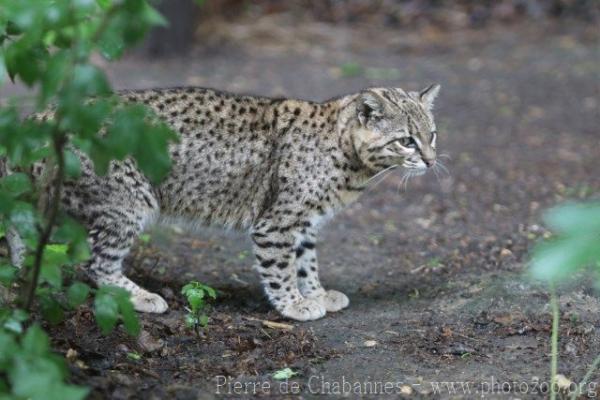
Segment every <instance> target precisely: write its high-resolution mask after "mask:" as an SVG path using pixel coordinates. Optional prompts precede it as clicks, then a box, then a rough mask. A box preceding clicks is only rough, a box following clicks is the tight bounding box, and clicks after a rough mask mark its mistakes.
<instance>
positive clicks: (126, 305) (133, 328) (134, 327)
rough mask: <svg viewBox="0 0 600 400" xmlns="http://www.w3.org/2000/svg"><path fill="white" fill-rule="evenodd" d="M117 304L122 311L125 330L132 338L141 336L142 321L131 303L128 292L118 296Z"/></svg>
mask: <svg viewBox="0 0 600 400" xmlns="http://www.w3.org/2000/svg"><path fill="white" fill-rule="evenodd" d="M117 302H118V303H119V310H120V311H121V317H122V318H123V325H124V326H125V330H126V331H127V333H129V334H130V335H132V336H137V335H139V333H140V321H139V319H138V317H137V314H136V313H135V309H134V308H133V303H131V294H130V293H129V292H127V291H126V290H123V291H122V292H121V293H120V294H119V295H118V296H117Z"/></svg>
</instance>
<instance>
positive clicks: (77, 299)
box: [67, 282, 90, 308]
mask: <svg viewBox="0 0 600 400" xmlns="http://www.w3.org/2000/svg"><path fill="white" fill-rule="evenodd" d="M89 294H90V287H89V286H88V285H86V284H85V283H83V282H75V283H73V284H72V285H71V286H69V289H67V301H68V302H69V306H71V307H72V308H76V307H77V306H79V305H81V304H83V303H84V302H85V301H86V299H87V297H88V295H89Z"/></svg>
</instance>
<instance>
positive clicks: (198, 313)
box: [181, 281, 217, 335]
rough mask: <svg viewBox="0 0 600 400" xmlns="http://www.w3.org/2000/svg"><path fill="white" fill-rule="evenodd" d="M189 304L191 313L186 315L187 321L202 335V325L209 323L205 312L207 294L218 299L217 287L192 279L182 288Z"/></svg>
mask: <svg viewBox="0 0 600 400" xmlns="http://www.w3.org/2000/svg"><path fill="white" fill-rule="evenodd" d="M181 294H183V295H184V296H185V297H186V299H187V302H188V304H189V309H188V311H189V313H188V314H187V315H186V316H185V323H186V325H187V326H188V327H190V328H194V331H195V332H196V334H197V335H200V330H199V328H200V327H205V326H206V325H207V324H208V316H207V315H206V314H204V309H205V308H206V300H207V296H208V297H210V298H212V299H216V298H217V292H216V291H215V289H213V288H211V287H210V286H207V285H205V284H203V283H200V282H196V281H192V282H190V283H188V284H187V285H185V286H184V287H183V288H182V289H181Z"/></svg>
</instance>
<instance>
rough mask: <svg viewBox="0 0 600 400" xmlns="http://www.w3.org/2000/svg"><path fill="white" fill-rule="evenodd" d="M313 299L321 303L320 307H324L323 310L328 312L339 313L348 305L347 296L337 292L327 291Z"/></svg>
mask: <svg viewBox="0 0 600 400" xmlns="http://www.w3.org/2000/svg"><path fill="white" fill-rule="evenodd" d="M313 299H314V300H317V301H318V302H319V303H321V305H322V306H323V307H325V310H327V311H328V312H335V311H340V310H342V309H344V308H346V307H348V304H350V300H349V299H348V296H346V295H345V294H344V293H342V292H338V291H337V290H327V291H325V292H324V293H321V294H319V295H318V296H316V297H313Z"/></svg>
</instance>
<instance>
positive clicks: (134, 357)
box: [127, 351, 142, 361]
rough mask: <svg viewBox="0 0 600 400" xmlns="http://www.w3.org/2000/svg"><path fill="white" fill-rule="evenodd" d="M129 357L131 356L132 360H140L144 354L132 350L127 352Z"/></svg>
mask: <svg viewBox="0 0 600 400" xmlns="http://www.w3.org/2000/svg"><path fill="white" fill-rule="evenodd" d="M127 358H129V359H130V360H133V361H140V360H141V359H142V356H141V355H140V353H138V352H136V351H132V352H129V353H127Z"/></svg>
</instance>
